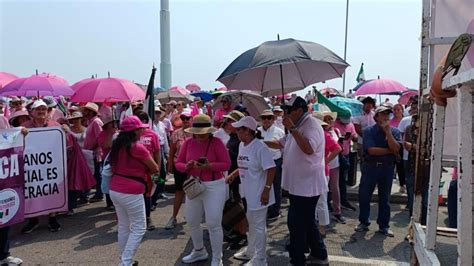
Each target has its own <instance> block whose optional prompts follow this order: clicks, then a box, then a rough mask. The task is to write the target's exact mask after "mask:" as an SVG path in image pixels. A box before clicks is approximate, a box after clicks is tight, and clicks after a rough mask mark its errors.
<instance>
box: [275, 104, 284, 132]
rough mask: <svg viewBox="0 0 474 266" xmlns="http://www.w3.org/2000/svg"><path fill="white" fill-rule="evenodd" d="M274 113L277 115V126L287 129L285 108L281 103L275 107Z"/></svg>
mask: <svg viewBox="0 0 474 266" xmlns="http://www.w3.org/2000/svg"><path fill="white" fill-rule="evenodd" d="M272 111H273V114H274V115H275V126H276V127H278V128H281V129H283V130H285V126H284V125H283V109H281V107H280V106H279V105H277V106H274V107H273V110H272Z"/></svg>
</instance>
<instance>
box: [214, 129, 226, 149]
mask: <svg viewBox="0 0 474 266" xmlns="http://www.w3.org/2000/svg"><path fill="white" fill-rule="evenodd" d="M214 137H216V138H219V139H221V140H222V142H223V143H224V145H227V142H228V141H229V139H230V136H229V134H227V132H225V130H224V129H223V128H219V129H218V130H217V131H216V132H214Z"/></svg>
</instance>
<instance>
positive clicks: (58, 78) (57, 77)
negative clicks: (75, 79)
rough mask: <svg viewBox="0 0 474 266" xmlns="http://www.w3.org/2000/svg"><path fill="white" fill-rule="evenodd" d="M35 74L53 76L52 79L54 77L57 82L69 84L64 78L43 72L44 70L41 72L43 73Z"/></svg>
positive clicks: (46, 76)
mask: <svg viewBox="0 0 474 266" xmlns="http://www.w3.org/2000/svg"><path fill="white" fill-rule="evenodd" d="M37 76H38V77H45V78H53V79H55V80H57V81H59V82H62V83H64V84H66V85H68V86H69V82H67V80H65V79H64V78H63V77H60V76H57V75H55V74H52V73H45V72H43V73H41V74H39V75H37Z"/></svg>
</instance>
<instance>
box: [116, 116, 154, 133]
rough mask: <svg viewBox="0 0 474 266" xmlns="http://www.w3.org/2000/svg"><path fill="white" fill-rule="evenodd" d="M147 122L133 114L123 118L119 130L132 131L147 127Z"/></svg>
mask: <svg viewBox="0 0 474 266" xmlns="http://www.w3.org/2000/svg"><path fill="white" fill-rule="evenodd" d="M149 127H150V126H149V125H148V124H143V123H142V121H140V119H139V118H138V117H136V116H134V115H132V116H129V117H127V118H125V119H124V120H123V121H122V123H121V124H120V130H121V131H123V132H129V131H134V130H137V129H141V128H149Z"/></svg>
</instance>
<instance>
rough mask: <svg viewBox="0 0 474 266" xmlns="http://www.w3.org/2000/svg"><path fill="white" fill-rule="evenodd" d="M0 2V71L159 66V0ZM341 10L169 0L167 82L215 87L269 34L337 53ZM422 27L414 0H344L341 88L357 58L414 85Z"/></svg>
mask: <svg viewBox="0 0 474 266" xmlns="http://www.w3.org/2000/svg"><path fill="white" fill-rule="evenodd" d="M0 2H1V4H0V28H1V29H0V30H1V31H0V34H1V35H0V39H1V41H0V71H6V72H11V73H14V74H16V75H18V76H29V75H31V74H33V73H34V72H35V70H36V69H38V70H39V72H52V73H55V74H57V75H60V76H62V77H64V78H65V79H66V80H68V81H69V82H70V83H71V84H73V83H74V82H77V81H79V80H81V79H83V78H88V77H90V76H91V75H92V74H97V75H98V76H99V77H106V76H107V71H110V72H111V75H112V76H116V77H121V78H125V79H129V80H133V81H135V82H140V83H147V82H148V78H149V75H150V72H151V67H152V65H153V63H155V64H156V65H157V66H159V63H160V32H159V28H160V25H159V23H160V1H159V0H153V1H152V0H148V1H146V0H129V1H122V0H114V1H103V0H102V1H100V0H99V1H76V0H56V1H41V0H35V1H24V0H0ZM345 8H346V1H345V0H311V1H309V0H286V1H285V0H273V1H270V0H260V1H258V0H256V1H245V0H239V1H238V0H235V1H232V0H208V1H204V0H192V1H191V0H189V1H179V0H170V10H171V60H172V73H173V77H172V84H173V85H180V86H185V85H186V84H188V83H191V82H195V83H198V84H200V85H201V87H202V88H203V89H214V88H216V87H220V86H221V84H220V83H218V82H216V81H215V79H216V78H217V77H218V76H219V74H220V73H221V72H222V71H223V70H224V69H225V68H226V67H227V65H228V64H230V63H231V62H232V60H233V59H234V58H235V57H237V56H238V55H240V54H241V53H242V52H244V51H246V50H248V49H250V48H252V47H255V46H257V45H259V44H261V43H262V42H264V41H268V40H275V39H276V38H277V34H280V36H281V38H282V39H284V38H295V39H300V40H306V41H313V42H317V43H320V44H322V45H324V46H326V47H327V48H329V49H331V50H332V51H334V52H335V53H337V54H338V55H339V56H341V57H343V55H344V28H345V12H346V10H345ZM420 29H421V1H417V0H398V1H397V0H377V1H375V0H374V1H362V0H359V1H358V0H350V7H349V34H348V49H347V62H348V63H349V64H350V65H351V66H350V67H349V68H348V69H347V79H346V91H347V90H348V89H349V88H352V87H354V86H355V85H356V81H355V78H356V75H357V72H358V70H359V67H360V64H361V63H362V62H363V63H364V67H365V75H366V78H367V79H370V78H377V76H380V77H381V78H389V79H394V80H397V81H399V82H401V83H402V84H404V85H406V86H407V87H410V88H417V87H418V83H419V64H420ZM158 74H159V71H158ZM159 82H160V79H159V76H158V77H157V79H156V81H155V84H159ZM326 86H331V87H335V88H338V89H342V78H339V79H334V80H331V81H328V82H326V84H317V87H319V88H322V87H326Z"/></svg>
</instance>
